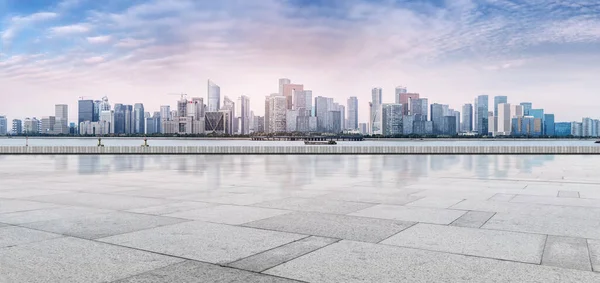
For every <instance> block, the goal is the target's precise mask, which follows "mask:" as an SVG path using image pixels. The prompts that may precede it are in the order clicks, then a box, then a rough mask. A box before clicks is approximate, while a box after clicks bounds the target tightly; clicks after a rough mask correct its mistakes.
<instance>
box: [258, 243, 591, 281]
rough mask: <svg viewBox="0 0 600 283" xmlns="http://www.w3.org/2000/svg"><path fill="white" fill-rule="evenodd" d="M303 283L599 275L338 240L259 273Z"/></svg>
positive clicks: (560, 278)
mask: <svg viewBox="0 0 600 283" xmlns="http://www.w3.org/2000/svg"><path fill="white" fill-rule="evenodd" d="M264 273H266V274H271V275H277V276H282V277H286V278H293V279H296V280H301V281H306V282H319V283H330V282H345V283H354V282H448V283H450V282H452V283H454V282H464V283H467V282H468V283H470V282H544V283H564V282H571V283H584V282H585V283H595V282H598V281H599V280H600V274H597V273H592V272H585V271H579V270H569V269H561V268H556V267H548V266H540V265H533V264H525V263H517V262H510V261H502V260H495V259H487V258H478V257H470V256H463V255H454V254H446V253H440V252H432V251H423V250H415V249H410V248H402V247H395V246H387V245H379V244H370V243H362V242H352V241H341V242H338V243H335V244H332V245H329V246H327V247H325V248H322V249H319V250H317V251H315V252H312V253H309V254H307V255H305V256H302V257H299V258H297V259H294V260H292V261H289V262H287V263H284V264H282V265H278V266H276V267H274V268H272V269H269V270H267V271H265V272H264Z"/></svg>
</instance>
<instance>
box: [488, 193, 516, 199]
mask: <svg viewBox="0 0 600 283" xmlns="http://www.w3.org/2000/svg"><path fill="white" fill-rule="evenodd" d="M516 196H517V195H515V194H495V195H494V196H493V197H491V198H489V200H491V201H510V200H511V199H513V198H514V197H516Z"/></svg>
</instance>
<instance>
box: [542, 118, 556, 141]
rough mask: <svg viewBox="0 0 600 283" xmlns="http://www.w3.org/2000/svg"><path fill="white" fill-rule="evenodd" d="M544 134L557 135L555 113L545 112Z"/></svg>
mask: <svg viewBox="0 0 600 283" xmlns="http://www.w3.org/2000/svg"><path fill="white" fill-rule="evenodd" d="M543 121H544V129H543V130H544V135H546V136H555V135H556V133H555V131H554V114H544V120H543Z"/></svg>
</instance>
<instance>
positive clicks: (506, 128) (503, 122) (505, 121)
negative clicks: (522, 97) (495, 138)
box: [495, 103, 512, 136]
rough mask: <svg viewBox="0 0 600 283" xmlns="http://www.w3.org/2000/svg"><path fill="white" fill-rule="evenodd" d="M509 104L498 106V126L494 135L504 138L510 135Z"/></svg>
mask: <svg viewBox="0 0 600 283" xmlns="http://www.w3.org/2000/svg"><path fill="white" fill-rule="evenodd" d="M511 106H512V105H510V103H499V104H498V117H497V119H498V124H497V128H496V129H495V132H496V135H500V136H504V135H510V134H511V123H512V119H511V118H512V115H511V114H512V112H511Z"/></svg>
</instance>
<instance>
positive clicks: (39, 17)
mask: <svg viewBox="0 0 600 283" xmlns="http://www.w3.org/2000/svg"><path fill="white" fill-rule="evenodd" d="M57 17H58V14H57V13H53V12H39V13H33V14H30V15H28V16H14V17H12V18H10V20H8V24H7V28H6V29H4V30H3V31H2V36H1V39H2V42H3V43H4V44H8V43H10V42H11V41H12V39H13V38H15V37H16V36H17V33H18V32H19V31H20V30H21V29H23V28H27V27H33V26H35V25H36V24H37V23H39V22H44V21H48V20H52V19H55V18H57Z"/></svg>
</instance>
